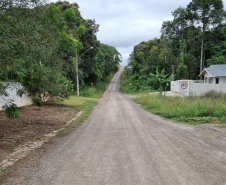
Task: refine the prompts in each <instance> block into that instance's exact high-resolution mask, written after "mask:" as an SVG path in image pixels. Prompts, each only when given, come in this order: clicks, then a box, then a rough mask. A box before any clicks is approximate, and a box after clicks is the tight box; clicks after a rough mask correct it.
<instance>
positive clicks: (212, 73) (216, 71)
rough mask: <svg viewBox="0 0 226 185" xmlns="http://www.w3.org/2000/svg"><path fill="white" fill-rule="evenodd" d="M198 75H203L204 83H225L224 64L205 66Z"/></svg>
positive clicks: (225, 71)
mask: <svg viewBox="0 0 226 185" xmlns="http://www.w3.org/2000/svg"><path fill="white" fill-rule="evenodd" d="M199 76H200V77H204V83H205V84H226V64H222V65H211V66H210V67H208V68H205V69H204V70H203V71H202V72H201V74H200V75H199Z"/></svg>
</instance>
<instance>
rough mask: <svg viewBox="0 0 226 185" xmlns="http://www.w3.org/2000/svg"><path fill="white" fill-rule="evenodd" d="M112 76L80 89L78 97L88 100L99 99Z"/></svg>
mask: <svg viewBox="0 0 226 185" xmlns="http://www.w3.org/2000/svg"><path fill="white" fill-rule="evenodd" d="M113 76H114V74H110V75H108V76H107V77H106V78H104V79H103V80H102V81H99V82H97V83H96V84H91V85H90V86H85V87H83V88H82V89H81V92H80V95H81V96H84V97H90V98H100V97H102V94H103V93H104V91H105V89H106V87H107V85H108V84H109V82H110V81H111V79H112V77H113Z"/></svg>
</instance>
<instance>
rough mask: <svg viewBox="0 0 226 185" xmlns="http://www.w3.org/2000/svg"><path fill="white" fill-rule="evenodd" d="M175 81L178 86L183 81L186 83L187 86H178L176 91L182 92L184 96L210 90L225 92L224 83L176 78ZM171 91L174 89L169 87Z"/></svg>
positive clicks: (198, 94) (180, 93)
mask: <svg viewBox="0 0 226 185" xmlns="http://www.w3.org/2000/svg"><path fill="white" fill-rule="evenodd" d="M224 80H226V79H224ZM176 82H178V83H179V84H180V87H181V84H182V83H183V82H187V83H188V88H187V89H186V90H182V89H181V88H180V92H178V95H183V94H184V95H185V96H189V95H191V96H201V95H204V94H205V93H207V92H209V91H212V90H214V91H217V92H223V93H226V84H205V83H194V81H192V80H178V81H176ZM172 83H175V81H174V82H171V84H172ZM171 86H172V85H171ZM171 92H173V93H175V91H172V89H171Z"/></svg>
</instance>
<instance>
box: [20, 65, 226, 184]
mask: <svg viewBox="0 0 226 185" xmlns="http://www.w3.org/2000/svg"><path fill="white" fill-rule="evenodd" d="M122 70H123V68H121V69H120V71H119V72H118V73H117V74H116V75H115V77H114V78H113V80H112V82H111V83H110V85H109V86H108V88H107V90H106V92H105V93H104V96H103V98H101V99H100V103H99V104H98V106H96V108H95V110H94V111H93V113H92V115H91V116H90V118H89V119H88V120H87V121H86V122H85V123H84V124H83V125H82V126H81V127H80V128H79V129H77V130H76V131H75V132H73V133H72V134H71V135H70V136H68V137H67V138H66V139H63V141H64V142H61V141H60V142H58V143H56V144H55V145H54V148H53V149H51V150H49V151H48V152H47V154H46V155H44V156H43V157H42V159H41V161H40V163H39V165H38V166H37V167H36V168H34V169H32V170H31V171H30V174H29V175H28V177H27V179H26V180H25V181H24V184H26V185H28V184H29V185H226V141H225V140H223V139H212V138H211V136H206V137H204V136H203V135H200V134H199V132H197V131H196V130H194V129H193V127H192V126H187V125H183V124H178V123H173V122H171V121H166V120H163V119H162V118H159V117H158V116H155V115H152V114H150V113H148V112H146V111H144V110H142V109H141V108H140V107H139V105H137V104H135V103H134V102H133V101H132V100H130V99H129V98H127V97H126V96H125V95H123V94H121V93H120V92H119V77H120V74H121V72H122Z"/></svg>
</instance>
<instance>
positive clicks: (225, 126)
mask: <svg viewBox="0 0 226 185" xmlns="http://www.w3.org/2000/svg"><path fill="white" fill-rule="evenodd" d="M216 127H217V128H226V125H218V126H216Z"/></svg>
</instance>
